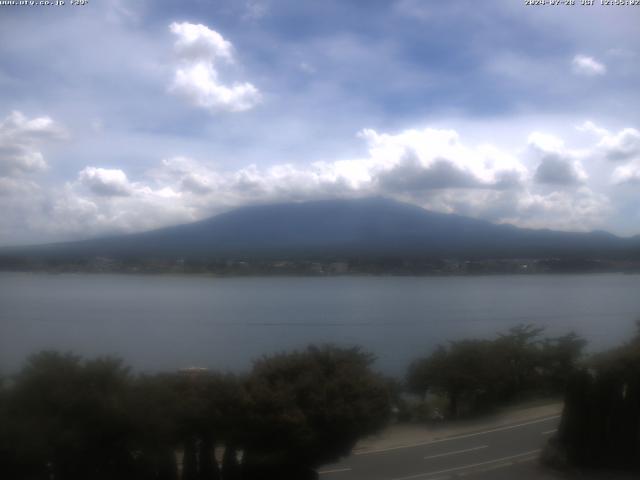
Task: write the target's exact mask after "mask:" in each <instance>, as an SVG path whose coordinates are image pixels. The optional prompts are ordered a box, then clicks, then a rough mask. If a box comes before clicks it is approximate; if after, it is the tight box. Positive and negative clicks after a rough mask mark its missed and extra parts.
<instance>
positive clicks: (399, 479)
mask: <svg viewBox="0 0 640 480" xmlns="http://www.w3.org/2000/svg"><path fill="white" fill-rule="evenodd" d="M536 453H540V449H538V450H531V451H529V452H524V453H518V454H516V455H509V456H508V457H502V458H496V459H495V460H487V461H486V462H479V463H472V464H470V465H462V466H461V467H453V468H446V469H444V470H438V471H436V472H425V473H417V474H415V475H409V476H406V477H397V478H393V479H391V480H411V479H413V478H423V477H432V476H434V475H442V474H443V473H450V472H457V471H459V470H468V469H471V468H476V467H482V466H483V465H490V464H492V463H500V462H507V461H508V460H512V459H514V458H519V457H525V456H527V455H534V454H536ZM507 465H508V462H507ZM432 480H433V479H432Z"/></svg>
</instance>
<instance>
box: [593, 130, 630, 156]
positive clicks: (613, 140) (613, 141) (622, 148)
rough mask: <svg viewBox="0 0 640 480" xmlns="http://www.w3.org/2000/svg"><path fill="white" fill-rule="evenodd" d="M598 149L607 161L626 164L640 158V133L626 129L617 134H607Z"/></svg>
mask: <svg viewBox="0 0 640 480" xmlns="http://www.w3.org/2000/svg"><path fill="white" fill-rule="evenodd" d="M598 148H599V149H600V150H601V151H602V152H603V153H604V156H605V158H606V159H607V160H610V161H612V162H624V161H628V160H632V159H634V158H640V131H639V130H636V129H635V128H625V129H622V130H620V131H619V132H618V133H616V134H608V133H607V134H605V135H603V136H602V139H601V140H600V142H599V143H598Z"/></svg>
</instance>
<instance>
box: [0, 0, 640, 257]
mask: <svg viewBox="0 0 640 480" xmlns="http://www.w3.org/2000/svg"><path fill="white" fill-rule="evenodd" d="M3 3H5V2H3ZM524 3H525V2H524V1H514V0H485V1H483V2H478V1H477V0H457V1H449V2H435V1H426V0H425V1H419V0H395V1H393V0H385V1H381V0H360V1H357V0H323V1H311V0H308V1H302V0H181V1H168V0H139V1H135V2H133V1H124V0H118V1H116V0H112V1H107V0H103V1H100V2H98V1H96V0H89V1H88V2H87V4H86V5H72V4H71V2H70V1H69V0H68V1H66V2H65V5H57V6H56V5H50V6H44V5H42V6H41V5H0V211H1V212H2V214H1V215H0V245H12V244H29V243H42V242H51V241H64V240H70V239H80V238H89V237H95V236H100V235H106V234H113V233H126V232H136V231H143V230H149V229H153V228H157V227H162V226H166V225H174V224H179V223H187V222H191V221H195V220H199V219H203V218H207V217H209V216H212V215H215V214H218V213H221V212H224V211H227V210H230V209H233V208H237V207H239V206H242V205H248V204H257V203H273V202H288V201H304V200H318V199H326V198H357V197H368V196H385V197H389V198H394V199H397V200H401V201H405V202H409V203H413V204H416V205H419V206H422V207H424V208H426V209H430V210H436V211H440V212H446V213H456V214H460V215H466V216H471V217H475V218H481V219H486V220H489V221H492V222H497V223H511V224H514V225H518V226H521V227H530V228H552V229H559V230H578V231H588V230H607V231H611V232H614V233H616V234H618V235H624V236H628V235H637V234H640V88H639V86H640V42H639V41H638V40H639V39H640V28H638V26H639V25H640V6H631V5H628V6H604V5H601V4H600V3H596V4H595V5H592V6H583V5H581V4H580V3H581V2H580V0H578V1H577V2H576V3H577V5H574V6H566V5H559V6H556V5H554V6H552V5H546V6H525V5H524Z"/></svg>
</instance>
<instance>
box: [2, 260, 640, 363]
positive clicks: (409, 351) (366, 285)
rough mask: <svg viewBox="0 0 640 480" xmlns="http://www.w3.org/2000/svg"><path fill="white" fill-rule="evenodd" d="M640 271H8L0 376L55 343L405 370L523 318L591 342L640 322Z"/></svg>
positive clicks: (617, 338) (188, 359) (167, 356)
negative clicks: (366, 360)
mask: <svg viewBox="0 0 640 480" xmlns="http://www.w3.org/2000/svg"><path fill="white" fill-rule="evenodd" d="M639 291H640V275H617V274H612V275H608V274H607V275H604V274H601V275H530V276H485V277H323V278H292V277H286V278H285V277H283V278H280V277H269V278H211V277H199V276H137V275H104V274H103V275H93V274H63V275H49V274H24V273H1V274H0V372H4V373H6V372H10V371H14V370H16V369H17V368H18V367H19V366H20V365H21V364H22V362H23V361H24V359H25V358H26V356H27V355H29V354H31V353H34V352H37V351H39V350H42V349H60V350H71V351H73V352H75V353H79V354H83V355H87V356H96V355H105V354H111V355H117V356H121V357H122V358H123V359H124V360H125V362H126V363H127V364H129V365H132V366H133V367H134V368H135V369H136V370H142V371H155V370H173V369H177V368H181V367H185V366H194V365H195V366H205V367H210V368H215V369H221V370H233V371H240V370H243V369H246V368H248V367H249V366H250V364H251V360H252V359H255V358H257V357H259V356H260V355H263V354H267V353H272V352H274V351H279V350H285V349H292V348H302V347H304V346H305V345H307V344H308V343H311V342H315V343H321V342H334V343H338V344H341V345H353V344H355V345H361V346H362V347H364V348H365V349H367V350H369V351H371V352H373V353H374V354H375V355H376V356H377V357H378V361H377V367H378V368H379V369H381V370H382V371H384V372H386V373H390V374H398V375H401V374H403V373H404V369H405V368H406V366H407V365H408V363H409V362H410V361H411V360H412V359H414V358H416V357H418V356H420V355H423V354H425V353H428V352H429V351H431V349H433V348H434V347H435V346H436V345H437V344H438V343H442V342H446V341H448V340H453V339H459V338H466V337H476V338H477V337H485V336H486V337H490V336H492V335H493V334H495V333H496V332H500V331H505V330H507V329H508V328H510V327H512V326H514V325H517V324H520V323H533V324H536V325H540V326H546V327H547V329H548V330H547V332H548V333H549V334H550V335H557V334H564V333H567V332H569V331H571V330H574V331H576V332H577V333H579V334H580V335H582V336H584V337H585V338H586V339H587V340H588V341H589V348H590V349H591V350H598V349H601V348H606V347H610V346H613V345H616V344H619V343H620V342H622V341H624V340H625V338H626V337H627V336H628V335H630V334H631V332H633V328H634V327H633V324H634V321H635V320H636V319H637V318H639V317H640V296H639V295H638V292H639Z"/></svg>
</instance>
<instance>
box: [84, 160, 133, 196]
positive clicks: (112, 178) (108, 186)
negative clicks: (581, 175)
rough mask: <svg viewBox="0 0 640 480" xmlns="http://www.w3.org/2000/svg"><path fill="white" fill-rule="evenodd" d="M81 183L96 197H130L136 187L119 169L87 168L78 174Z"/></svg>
mask: <svg viewBox="0 0 640 480" xmlns="http://www.w3.org/2000/svg"><path fill="white" fill-rule="evenodd" d="M78 180H79V182H80V183H81V184H82V185H84V186H85V187H87V188H88V189H89V190H91V191H92V192H93V193H95V194H96V195H104V196H107V197H110V196H125V197H126V196H129V195H131V194H132V192H133V190H134V186H133V185H132V184H131V183H130V182H129V179H128V178H127V175H126V174H125V173H124V172H123V171H122V170H119V169H107V168H95V167H86V168H85V169H83V170H82V171H81V172H80V173H79V174H78Z"/></svg>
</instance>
